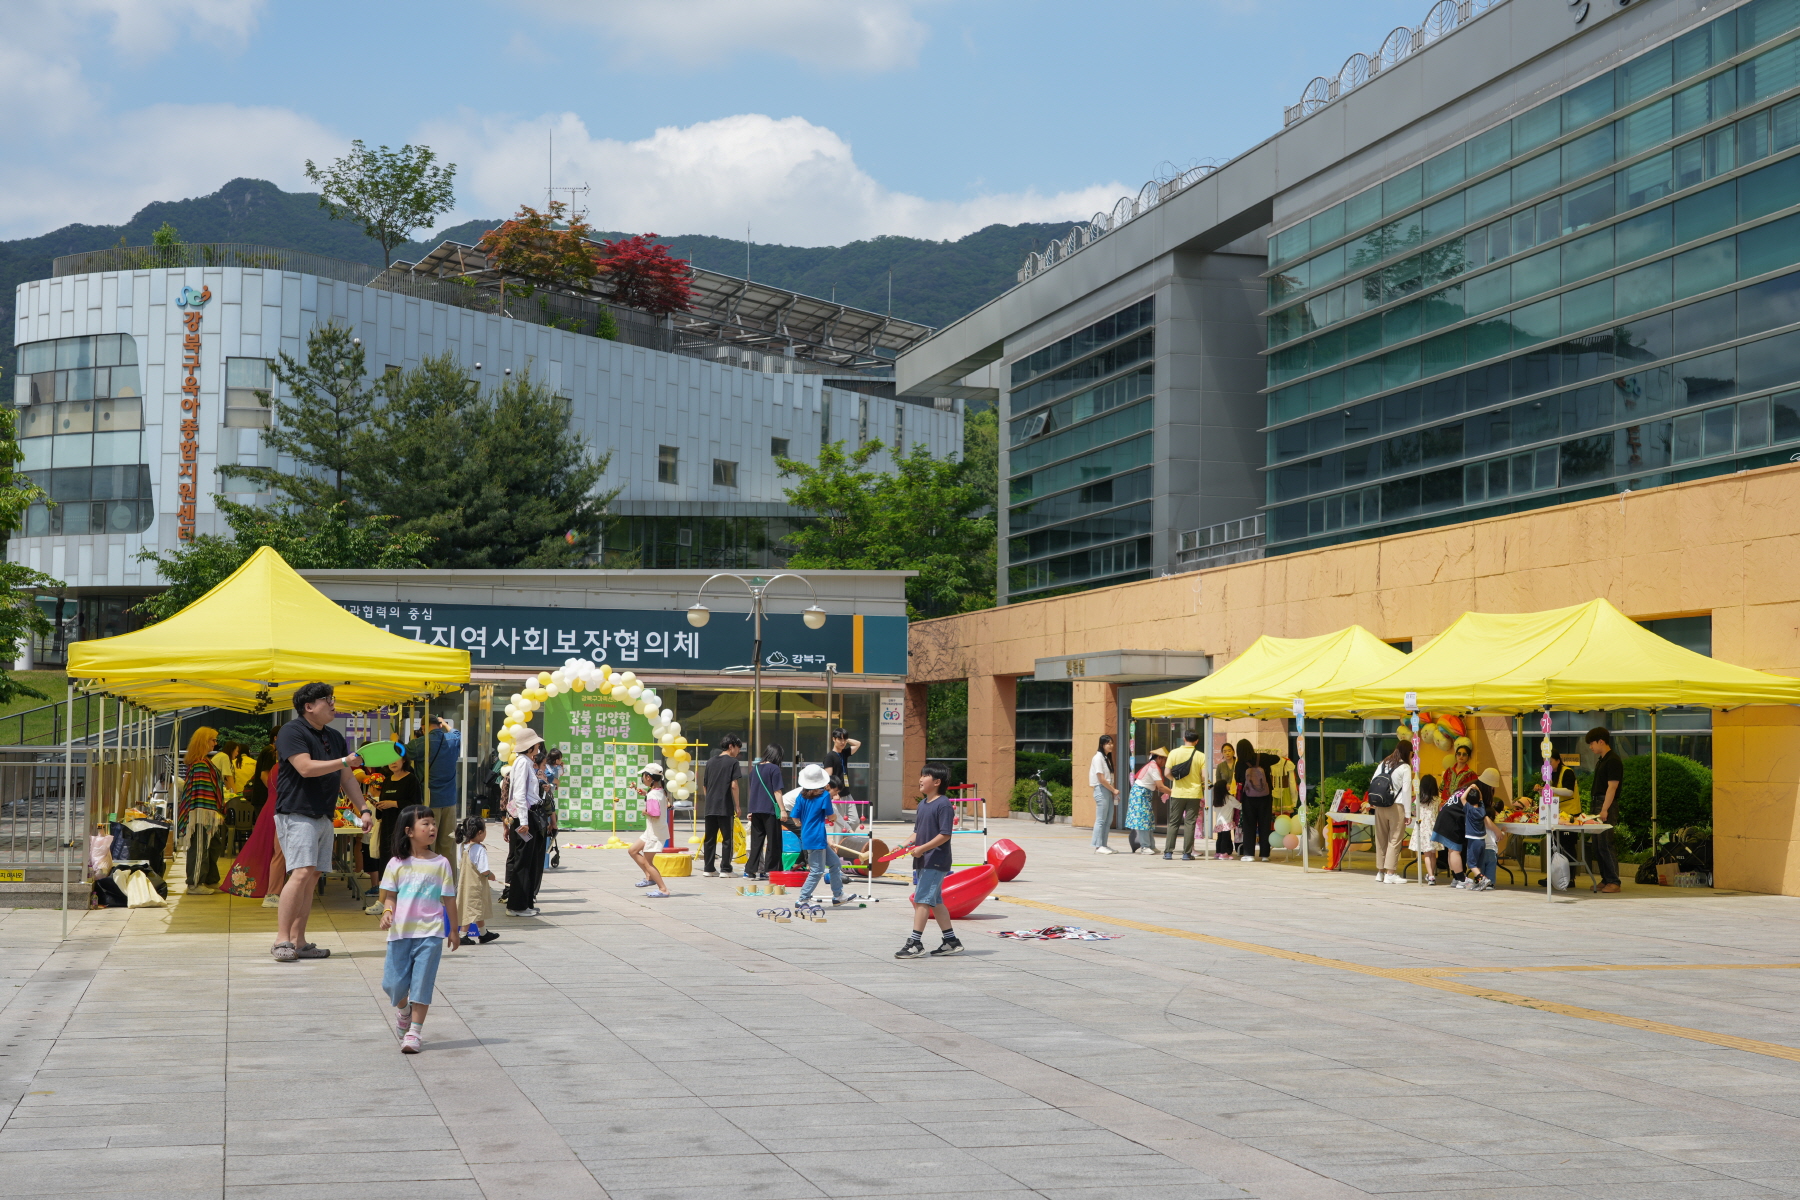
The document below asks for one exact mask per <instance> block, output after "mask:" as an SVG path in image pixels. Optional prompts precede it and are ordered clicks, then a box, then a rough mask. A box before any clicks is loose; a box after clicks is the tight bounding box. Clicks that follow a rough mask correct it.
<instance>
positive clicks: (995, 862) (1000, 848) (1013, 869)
mask: <svg viewBox="0 0 1800 1200" xmlns="http://www.w3.org/2000/svg"><path fill="white" fill-rule="evenodd" d="M987 860H988V866H990V867H992V868H994V870H995V871H998V872H999V873H1000V882H1001V883H1011V882H1012V881H1013V880H1015V879H1017V878H1018V877H1019V872H1020V871H1023V870H1024V869H1025V847H1023V846H1021V845H1019V843H1017V842H1015V841H1013V840H1012V839H1011V838H1001V839H1000V840H999V841H997V842H995V843H994V844H993V845H991V846H989V847H988V852H987Z"/></svg>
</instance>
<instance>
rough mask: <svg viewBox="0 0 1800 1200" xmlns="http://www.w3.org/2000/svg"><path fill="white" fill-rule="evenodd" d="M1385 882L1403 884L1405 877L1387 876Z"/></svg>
mask: <svg viewBox="0 0 1800 1200" xmlns="http://www.w3.org/2000/svg"><path fill="white" fill-rule="evenodd" d="M1387 881H1388V882H1389V883H1405V882H1406V876H1404V875H1389V876H1388V877H1387Z"/></svg>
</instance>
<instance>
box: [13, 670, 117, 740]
mask: <svg viewBox="0 0 1800 1200" xmlns="http://www.w3.org/2000/svg"><path fill="white" fill-rule="evenodd" d="M12 675H13V678H14V679H17V680H18V681H19V682H21V683H25V684H29V685H30V686H32V687H34V688H36V689H37V690H38V691H40V692H42V693H44V694H45V695H46V696H49V697H50V701H45V700H39V699H38V698H37V697H35V696H18V697H15V698H14V699H13V701H12V702H11V703H10V704H0V745H4V746H29V745H38V744H42V743H45V742H48V741H49V740H50V733H51V729H52V722H51V716H50V713H49V712H48V711H45V712H39V713H33V714H32V715H31V716H30V717H28V718H26V719H25V720H24V721H23V722H21V721H19V720H18V719H17V718H16V716H15V714H17V713H22V712H25V711H26V710H28V709H33V708H42V707H43V706H44V705H45V704H47V703H49V702H51V701H54V702H55V703H56V704H58V705H63V703H64V701H65V699H66V698H67V695H68V691H67V688H68V677H67V676H66V675H64V674H63V673H62V672H61V671H14V672H13V673H12ZM99 705H100V700H99V697H97V696H77V697H75V730H76V732H77V733H79V732H81V731H82V729H83V723H84V722H87V721H90V720H91V721H94V722H96V723H97V722H98V721H99V719H100V710H99ZM117 713H118V707H117V706H116V705H108V706H107V709H106V720H107V722H108V723H109V724H110V723H111V722H113V721H116V720H118V716H117ZM62 715H64V716H66V715H67V713H66V706H65V712H64V713H63V714H62ZM9 717H10V718H13V719H11V720H9V719H8V718H9ZM57 720H58V721H60V720H61V717H60V716H59V717H58V718H57ZM21 724H22V725H23V729H22V730H21ZM55 728H56V729H57V730H58V731H60V730H61V725H60V724H58V725H56V726H55Z"/></svg>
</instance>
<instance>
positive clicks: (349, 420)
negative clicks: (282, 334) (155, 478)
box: [219, 324, 379, 515]
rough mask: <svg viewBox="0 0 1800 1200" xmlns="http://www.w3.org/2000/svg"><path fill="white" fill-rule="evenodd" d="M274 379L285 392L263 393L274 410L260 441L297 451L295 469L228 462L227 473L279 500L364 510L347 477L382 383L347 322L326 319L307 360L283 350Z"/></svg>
mask: <svg viewBox="0 0 1800 1200" xmlns="http://www.w3.org/2000/svg"><path fill="white" fill-rule="evenodd" d="M274 371H275V379H276V382H278V383H279V384H281V386H282V388H283V389H285V391H286V393H287V395H286V396H285V397H282V398H279V399H271V396H270V394H269V393H268V392H258V393H257V398H258V399H260V400H261V401H262V403H263V407H265V408H270V407H272V408H273V409H274V411H275V421H274V424H273V426H272V427H271V428H270V429H269V430H268V431H267V432H265V433H264V434H263V444H264V445H265V446H268V447H269V448H270V449H271V450H274V451H275V452H276V453H277V454H286V455H289V456H291V457H292V458H293V460H294V464H295V469H294V470H292V471H283V470H281V469H280V468H278V467H257V466H244V465H240V464H230V465H226V466H222V467H220V468H219V473H220V474H221V475H224V476H226V477H227V478H236V479H248V480H251V481H252V482H254V483H256V484H258V485H260V486H261V487H262V489H263V490H265V491H272V492H274V493H275V494H276V496H277V497H278V499H279V501H280V502H282V503H285V504H291V505H295V506H298V507H300V508H329V507H331V506H332V505H335V504H342V505H345V506H346V511H348V512H350V513H352V515H360V510H359V508H358V506H357V504H356V502H355V496H354V495H353V493H352V489H351V487H350V484H349V476H350V471H351V467H352V466H353V465H354V458H355V453H356V447H355V443H356V441H357V436H358V434H359V433H360V432H361V431H362V430H363V429H364V428H366V427H367V426H368V424H369V421H370V419H371V418H372V417H373V416H374V414H375V410H376V401H377V399H378V395H379V391H378V386H377V385H376V384H375V383H373V382H372V381H371V380H370V379H369V378H368V375H367V373H366V371H365V367H364V359H363V348H362V346H360V345H358V344H357V340H356V339H355V338H354V337H352V336H351V333H350V330H349V329H347V328H345V327H344V326H342V325H336V324H333V325H321V326H319V327H318V328H317V329H315V330H313V332H312V335H311V336H310V337H308V338H307V339H306V361H305V362H304V363H300V362H296V361H294V359H293V358H292V357H291V356H289V355H288V354H287V353H286V352H283V353H282V355H281V358H280V360H279V361H278V362H276V363H275V364H274Z"/></svg>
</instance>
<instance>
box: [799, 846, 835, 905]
mask: <svg viewBox="0 0 1800 1200" xmlns="http://www.w3.org/2000/svg"><path fill="white" fill-rule="evenodd" d="M843 867H844V864H843V862H842V861H841V860H840V859H839V858H838V856H837V852H836V851H835V850H833V849H832V848H831V847H830V846H824V847H821V848H818V849H808V850H807V852H806V886H804V887H802V888H801V889H800V903H802V904H805V903H806V902H807V901H808V900H811V899H812V894H813V889H814V888H816V887H818V886H819V876H821V875H825V874H827V873H828V872H829V876H830V879H831V898H832V899H833V900H842V899H843V898H844V871H843Z"/></svg>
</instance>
